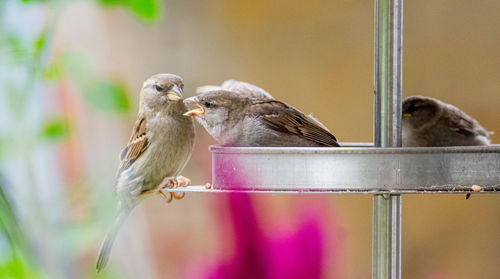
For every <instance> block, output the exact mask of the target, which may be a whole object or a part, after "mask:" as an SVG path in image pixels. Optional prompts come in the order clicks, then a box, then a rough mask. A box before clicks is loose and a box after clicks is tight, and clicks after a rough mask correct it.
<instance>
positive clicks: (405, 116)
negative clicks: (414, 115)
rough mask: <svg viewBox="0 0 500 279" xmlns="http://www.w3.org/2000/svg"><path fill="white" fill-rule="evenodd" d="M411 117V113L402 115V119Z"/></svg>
mask: <svg viewBox="0 0 500 279" xmlns="http://www.w3.org/2000/svg"><path fill="white" fill-rule="evenodd" d="M410 117H411V113H403V118H410Z"/></svg>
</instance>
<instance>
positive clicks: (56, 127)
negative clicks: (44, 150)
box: [40, 116, 70, 140]
mask: <svg viewBox="0 0 500 279" xmlns="http://www.w3.org/2000/svg"><path fill="white" fill-rule="evenodd" d="M69 131H70V129H69V122H68V119H67V118H66V117H63V116H59V117H53V118H49V119H47V120H45V122H44V123H43V125H42V128H41V131H40V135H41V136H42V138H44V139H48V140H59V139H64V138H66V137H68V135H69Z"/></svg>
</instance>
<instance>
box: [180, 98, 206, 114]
mask: <svg viewBox="0 0 500 279" xmlns="http://www.w3.org/2000/svg"><path fill="white" fill-rule="evenodd" d="M195 98H196V97H191V98H187V99H186V100H184V104H188V105H195V106H196V107H197V108H195V109H192V110H190V111H188V112H186V113H184V116H200V115H203V114H205V109H204V108H203V107H202V106H200V104H198V102H197V101H196V99H195Z"/></svg>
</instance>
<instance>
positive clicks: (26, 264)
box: [0, 177, 41, 279]
mask: <svg viewBox="0 0 500 279" xmlns="http://www.w3.org/2000/svg"><path fill="white" fill-rule="evenodd" d="M4 187H5V181H4V180H3V179H2V177H0V247H1V248H2V253H0V278H13V279H14V278H40V275H41V273H40V271H39V270H37V269H36V267H35V265H34V264H33V259H32V258H31V257H30V255H29V254H28V250H27V249H26V246H27V245H26V243H27V241H26V238H25V235H24V233H23V232H22V230H21V227H20V226H19V220H18V219H17V217H16V216H15V214H14V210H13V208H12V206H11V205H10V203H9V200H8V199H7V195H6V194H5V192H4V190H3V189H4ZM3 246H6V247H3Z"/></svg>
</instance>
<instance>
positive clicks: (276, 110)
mask: <svg viewBox="0 0 500 279" xmlns="http://www.w3.org/2000/svg"><path fill="white" fill-rule="evenodd" d="M250 114H251V115H252V116H253V117H255V118H257V119H259V120H260V121H261V122H262V123H263V124H264V125H266V126H267V127H269V128H270V129H273V130H275V131H278V132H282V133H286V134H291V135H296V136H299V137H302V138H305V139H307V140H310V141H312V142H315V143H317V144H319V145H322V146H339V144H338V142H337V139H336V138H335V136H334V135H332V134H331V133H330V132H328V131H327V130H326V129H323V128H322V127H321V126H320V125H318V124H317V123H315V122H314V121H312V120H311V119H310V118H309V117H307V116H306V115H304V114H303V113H302V112H300V111H299V110H297V109H295V108H293V107H291V106H288V105H287V104H285V103H283V102H280V101H277V100H259V101H254V102H253V104H252V106H251V108H250Z"/></svg>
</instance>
